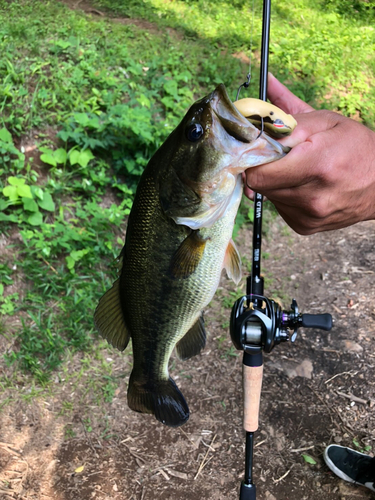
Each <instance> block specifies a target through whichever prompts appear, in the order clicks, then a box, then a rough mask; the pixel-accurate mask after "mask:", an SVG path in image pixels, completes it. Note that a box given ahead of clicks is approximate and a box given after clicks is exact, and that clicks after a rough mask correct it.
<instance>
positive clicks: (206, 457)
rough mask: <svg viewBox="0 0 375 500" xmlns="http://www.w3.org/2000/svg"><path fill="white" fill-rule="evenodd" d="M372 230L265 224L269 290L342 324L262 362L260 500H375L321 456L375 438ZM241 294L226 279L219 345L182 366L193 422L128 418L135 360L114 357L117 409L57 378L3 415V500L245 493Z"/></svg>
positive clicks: (247, 234)
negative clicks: (232, 335) (311, 230)
mask: <svg viewBox="0 0 375 500" xmlns="http://www.w3.org/2000/svg"><path fill="white" fill-rule="evenodd" d="M374 230H375V222H366V223H362V224H358V225H356V226H353V227H351V228H348V229H343V230H340V231H335V232H330V233H323V234H318V235H314V236H309V237H302V236H298V235H296V234H294V233H292V231H291V230H289V229H288V228H287V227H286V226H285V225H284V223H283V222H282V221H281V220H280V219H279V218H277V219H276V221H274V222H273V223H272V224H271V227H270V228H269V229H268V237H267V238H266V239H265V242H264V251H265V252H267V253H268V254H269V255H270V257H269V259H267V260H264V274H265V276H266V280H267V281H266V293H267V294H268V295H269V296H271V297H274V298H277V297H278V298H279V300H281V303H282V305H283V307H286V308H287V307H288V306H289V302H290V299H291V298H292V297H295V298H296V299H297V300H298V304H299V306H300V310H302V311H305V312H331V313H332V314H333V316H334V328H333V330H332V331H331V332H330V333H326V332H321V331H307V330H306V331H304V332H303V331H302V330H300V332H301V333H300V334H299V338H298V339H297V341H296V343H295V344H292V345H291V344H289V343H288V344H283V345H282V346H279V347H277V348H276V349H275V350H274V351H273V352H272V353H271V354H270V355H267V357H266V360H265V375H264V384H263V393H262V402H261V417H260V430H259V432H258V436H257V442H256V448H255V478H256V484H257V489H258V497H259V500H272V499H277V500H301V499H306V500H318V499H320V498H322V496H324V497H325V498H326V499H327V500H331V499H332V500H333V499H345V500H349V499H356V498H362V499H366V498H372V496H371V492H369V491H368V490H366V489H364V488H358V487H353V486H351V485H348V484H345V483H344V482H342V481H340V480H338V479H337V478H336V477H334V476H333V474H332V473H331V472H330V471H329V470H328V469H327V467H326V466H325V464H324V462H323V460H322V452H323V450H324V447H325V446H326V445H328V444H330V443H340V444H343V445H347V446H351V447H353V446H354V445H353V439H354V440H355V441H356V442H358V443H359V444H360V446H362V447H363V448H364V447H365V446H366V445H372V446H373V444H374V440H375V430H374V429H375V426H374V423H375V417H374V408H373V407H374V404H375V387H374V386H375V382H374V380H375V378H374V373H375V360H374V358H375V352H374V343H375V308H374V298H375V297H374V295H375V292H374V286H373V282H374V272H375V249H374ZM239 240H240V243H239V246H240V250H241V253H242V255H245V256H246V255H249V254H250V248H251V247H250V240H251V231H250V230H246V229H243V230H242V232H241V234H240V237H239ZM245 262H246V258H245ZM232 290H233V286H232V283H231V282H229V281H228V280H227V279H226V278H224V277H223V280H222V288H221V289H219V291H218V294H217V297H216V298H215V300H214V301H213V302H212V304H211V307H210V309H209V310H207V311H206V318H207V325H208V330H209V332H210V338H209V341H208V345H207V347H206V349H205V351H204V352H203V354H202V355H200V356H198V357H196V358H195V359H193V360H190V361H188V362H185V363H182V362H179V361H177V360H176V362H175V363H174V364H173V365H174V366H173V367H172V375H173V376H174V378H175V379H177V380H178V384H179V386H180V387H181V390H182V392H183V393H184V395H185V396H186V398H187V400H188V402H189V406H190V409H191V417H190V420H189V422H188V423H187V424H186V425H184V426H183V427H181V428H178V429H169V428H166V427H164V426H162V425H161V424H159V423H158V422H157V421H156V420H154V418H153V417H151V416H145V415H138V414H136V413H133V412H131V411H130V410H129V409H128V407H127V404H126V387H127V380H128V375H129V371H130V362H131V357H129V355H127V354H126V353H125V355H124V354H121V353H117V352H115V351H114V350H113V349H111V348H108V349H104V352H103V356H105V357H106V358H107V359H109V360H110V361H111V362H112V363H114V365H115V371H116V370H117V371H118V374H119V380H120V383H119V387H118V389H117V390H116V392H115V394H114V397H113V399H112V401H111V402H109V403H107V404H105V405H101V407H98V406H97V405H96V403H95V393H93V392H90V391H89V390H88V388H87V381H86V380H85V376H84V375H83V376H82V377H81V378H80V379H79V380H76V379H72V380H71V381H68V380H65V381H64V380H63V379H61V378H60V381H59V379H58V377H56V386H55V388H54V390H53V391H52V393H51V392H50V391H49V392H47V391H44V392H43V391H42V392H41V393H40V396H39V397H37V398H35V397H34V398H32V399H31V400H30V402H27V401H25V400H24V399H22V400H21V399H19V400H13V402H12V403H10V404H8V405H7V406H5V407H4V409H3V412H2V414H1V415H0V419H1V423H0V479H1V480H2V481H3V482H2V483H0V484H1V489H0V498H4V499H8V498H19V499H28V500H34V499H38V500H46V499H49V498H56V499H58V500H76V499H78V498H79V499H81V500H86V499H87V500H88V499H91V498H98V499H134V500H155V499H163V500H167V499H168V500H169V499H170V500H172V499H173V500H180V499H181V500H184V499H187V500H189V499H191V500H193V499H201V498H206V499H207V500H210V499H212V500H213V499H215V500H219V499H220V500H221V499H223V500H224V499H229V498H237V496H238V487H239V483H240V480H241V478H242V475H243V460H244V433H243V431H242V422H241V415H242V389H241V359H240V357H238V356H236V355H235V354H236V353H235V352H234V350H233V349H232V346H231V342H230V339H229V335H228V332H227V328H223V326H224V327H226V326H227V325H226V324H225V323H228V317H229V313H230V308H229V305H230V304H231V298H229V299H228V294H229V293H230V292H231V291H232ZM223 304H224V305H228V308H225V307H224V305H223ZM80 362H81V360H80V356H78V355H77V356H76V357H75V358H72V359H70V360H69V361H68V368H69V371H71V372H72V373H73V372H74V373H75V372H76V369H77V366H78V365H79V364H80ZM60 376H61V374H60ZM13 397H14V396H13ZM303 454H308V455H310V456H311V457H313V458H314V460H315V461H316V465H311V464H308V463H306V462H305V461H304V459H303V457H302V455H303Z"/></svg>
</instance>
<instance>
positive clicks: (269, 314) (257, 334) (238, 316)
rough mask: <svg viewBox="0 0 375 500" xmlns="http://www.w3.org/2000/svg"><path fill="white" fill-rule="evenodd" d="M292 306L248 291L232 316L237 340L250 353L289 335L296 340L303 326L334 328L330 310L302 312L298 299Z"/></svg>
mask: <svg viewBox="0 0 375 500" xmlns="http://www.w3.org/2000/svg"><path fill="white" fill-rule="evenodd" d="M290 309H291V310H290V311H283V310H282V309H281V307H280V305H279V304H278V303H277V302H275V301H274V300H272V299H268V298H267V297H264V296H263V295H255V294H252V295H245V296H244V297H242V298H240V299H238V300H237V301H236V303H235V304H234V306H233V309H232V314H231V319H230V335H231V337H232V342H233V344H234V345H235V347H236V348H237V349H239V350H241V351H245V352H247V353H248V354H256V353H258V352H261V351H262V350H263V351H265V352H271V351H272V349H273V348H274V347H275V346H276V345H277V344H280V342H286V341H287V340H289V339H290V340H291V342H294V341H295V340H296V337H297V330H298V328H300V327H305V328H318V329H319V330H326V331H328V330H331V328H332V316H331V315H330V314H300V313H299V312H298V306H297V302H296V301H295V300H294V299H293V300H292V304H291V306H290ZM290 330H291V331H293V333H292V334H291V336H290Z"/></svg>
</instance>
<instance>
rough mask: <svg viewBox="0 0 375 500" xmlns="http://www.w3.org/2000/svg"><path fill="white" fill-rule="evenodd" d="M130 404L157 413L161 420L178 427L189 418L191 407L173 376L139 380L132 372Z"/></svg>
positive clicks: (133, 408) (132, 407) (170, 425)
mask: <svg viewBox="0 0 375 500" xmlns="http://www.w3.org/2000/svg"><path fill="white" fill-rule="evenodd" d="M128 405H129V408H130V409H131V410H134V411H138V412H140V413H151V414H153V415H155V417H156V418H157V420H159V422H161V423H162V424H164V425H168V426H169V427H178V426H180V425H182V424H184V423H185V422H187V420H188V419H189V407H188V405H187V403H186V401H185V398H184V396H183V395H182V393H181V391H180V390H179V388H178V387H177V385H176V384H175V382H174V381H173V380H172V379H171V378H169V379H167V380H147V379H146V380H140V381H139V380H137V379H136V377H135V376H134V372H132V374H131V375H130V380H129V388H128Z"/></svg>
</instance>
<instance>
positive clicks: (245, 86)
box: [236, 0, 255, 101]
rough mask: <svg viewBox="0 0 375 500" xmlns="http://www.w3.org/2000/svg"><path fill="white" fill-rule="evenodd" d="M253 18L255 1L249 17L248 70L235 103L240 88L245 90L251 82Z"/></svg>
mask: <svg viewBox="0 0 375 500" xmlns="http://www.w3.org/2000/svg"><path fill="white" fill-rule="evenodd" d="M254 17H255V0H253V7H252V16H251V31H250V55H249V70H248V72H247V75H246V82H244V83H243V84H242V85H240V86H239V87H238V90H237V95H236V101H238V98H239V97H240V92H241V89H242V87H244V88H245V89H247V88H248V87H249V85H250V82H251V77H252V74H251V62H252V54H253V33H254Z"/></svg>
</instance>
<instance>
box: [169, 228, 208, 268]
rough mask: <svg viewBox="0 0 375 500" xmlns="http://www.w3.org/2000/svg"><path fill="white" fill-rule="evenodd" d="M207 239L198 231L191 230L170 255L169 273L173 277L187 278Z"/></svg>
mask: <svg viewBox="0 0 375 500" xmlns="http://www.w3.org/2000/svg"><path fill="white" fill-rule="evenodd" d="M206 243H207V239H204V238H202V236H201V235H200V233H199V231H192V232H191V233H190V234H189V236H188V237H187V238H185V239H184V241H183V242H182V243H181V245H180V246H179V248H178V249H177V251H176V252H175V254H174V255H173V257H172V260H171V264H170V274H171V276H172V277H173V278H188V277H189V276H190V275H191V274H193V272H194V271H195V270H196V269H197V267H198V265H199V262H200V261H201V259H202V257H203V252H204V249H205V247H206Z"/></svg>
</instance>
